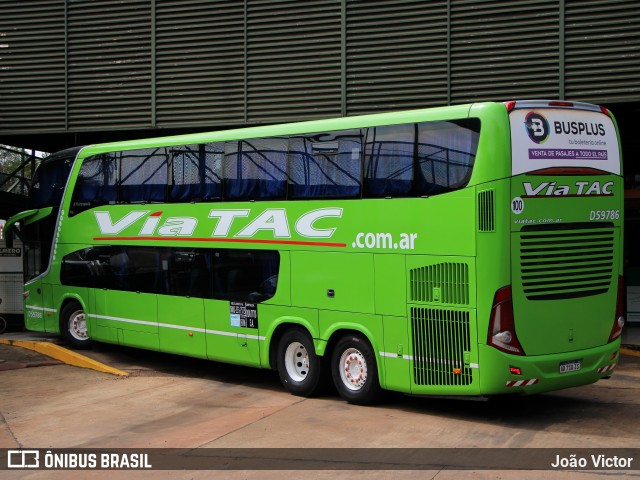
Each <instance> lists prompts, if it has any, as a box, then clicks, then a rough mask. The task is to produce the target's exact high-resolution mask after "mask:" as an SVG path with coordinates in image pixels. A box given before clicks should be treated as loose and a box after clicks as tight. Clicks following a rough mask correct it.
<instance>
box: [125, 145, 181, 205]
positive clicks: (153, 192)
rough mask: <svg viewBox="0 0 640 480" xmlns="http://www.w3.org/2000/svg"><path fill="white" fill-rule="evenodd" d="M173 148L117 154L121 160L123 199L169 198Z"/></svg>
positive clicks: (142, 200) (151, 199) (136, 200)
mask: <svg viewBox="0 0 640 480" xmlns="http://www.w3.org/2000/svg"><path fill="white" fill-rule="evenodd" d="M169 150H170V149H169V148H164V147H163V148H147V149H144V150H128V151H125V152H120V153H117V154H115V156H116V158H118V159H119V160H120V191H119V196H118V201H119V202H121V203H143V202H145V203H162V202H166V201H167V178H168V165H169V156H170V152H169Z"/></svg>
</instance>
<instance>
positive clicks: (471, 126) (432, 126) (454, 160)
mask: <svg viewBox="0 0 640 480" xmlns="http://www.w3.org/2000/svg"><path fill="white" fill-rule="evenodd" d="M479 132H480V122H479V121H477V120H473V119H472V120H465V121H460V122H429V123H420V124H418V146H417V162H418V172H419V178H418V192H419V193H420V194H421V195H434V194H438V193H444V192H447V191H450V190H455V189H458V188H462V187H464V186H465V185H466V184H467V183H468V182H469V179H470V178H471V172H472V170H473V164H474V162H475V158H476V151H477V150H478V139H479V137H480V133H479Z"/></svg>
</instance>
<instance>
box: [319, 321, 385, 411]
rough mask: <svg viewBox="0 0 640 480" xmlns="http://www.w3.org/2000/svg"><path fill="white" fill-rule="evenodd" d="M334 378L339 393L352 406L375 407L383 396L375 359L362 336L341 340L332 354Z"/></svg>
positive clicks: (346, 336) (368, 344)
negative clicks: (373, 405)
mask: <svg viewBox="0 0 640 480" xmlns="http://www.w3.org/2000/svg"><path fill="white" fill-rule="evenodd" d="M331 375H332V376H333V383H334V384H335V386H336V389H337V390H338V393H339V394H340V396H341V397H342V398H344V399H345V400H346V401H348V402H349V403H353V404H355V405H372V404H374V403H376V402H378V401H379V400H380V399H381V397H382V389H381V388H380V382H379V381H378V366H377V364H376V356H375V354H374V352H373V348H372V347H371V344H370V343H369V341H368V340H367V338H366V337H364V336H363V335H361V334H359V333H354V334H351V335H345V336H344V337H342V338H341V339H340V340H338V343H336V346H335V347H334V349H333V352H332V355H331Z"/></svg>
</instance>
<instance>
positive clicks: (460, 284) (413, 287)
mask: <svg viewBox="0 0 640 480" xmlns="http://www.w3.org/2000/svg"><path fill="white" fill-rule="evenodd" d="M409 277H410V291H411V295H410V301H412V302H442V303H450V304H458V305H469V266H468V265H467V264H464V263H439V264H436V265H429V266H426V267H420V268H415V269H413V270H410V272H409Z"/></svg>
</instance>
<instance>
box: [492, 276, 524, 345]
mask: <svg viewBox="0 0 640 480" xmlns="http://www.w3.org/2000/svg"><path fill="white" fill-rule="evenodd" d="M487 343H488V344H489V345H491V346H492V347H495V348H497V349H498V350H501V351H503V352H506V353H510V354H512V355H524V350H523V349H522V346H521V345H520V342H519V341H518V336H517V335H516V327H515V322H514V318H513V301H512V299H511V286H507V287H503V288H501V289H499V290H498V291H497V292H496V294H495V296H494V298H493V307H492V308H491V319H490V321H489V336H488V339H487Z"/></svg>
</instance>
